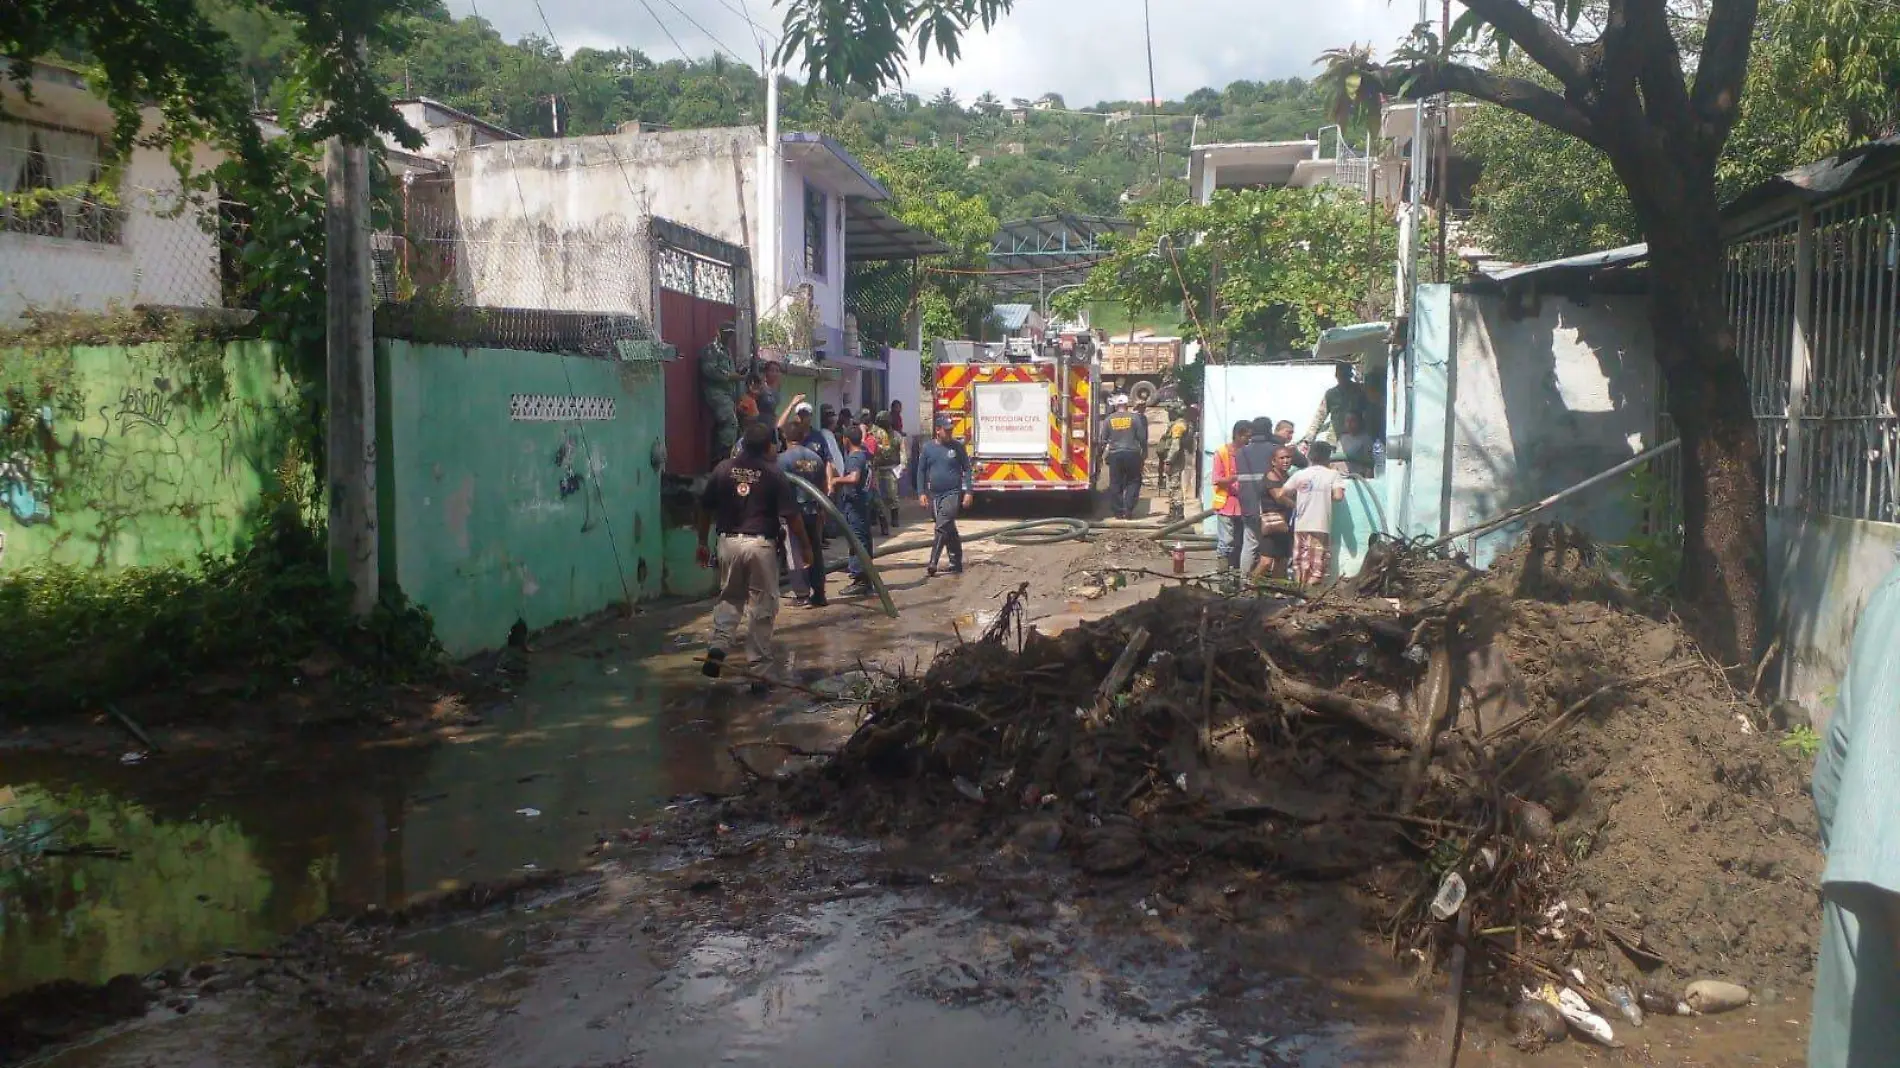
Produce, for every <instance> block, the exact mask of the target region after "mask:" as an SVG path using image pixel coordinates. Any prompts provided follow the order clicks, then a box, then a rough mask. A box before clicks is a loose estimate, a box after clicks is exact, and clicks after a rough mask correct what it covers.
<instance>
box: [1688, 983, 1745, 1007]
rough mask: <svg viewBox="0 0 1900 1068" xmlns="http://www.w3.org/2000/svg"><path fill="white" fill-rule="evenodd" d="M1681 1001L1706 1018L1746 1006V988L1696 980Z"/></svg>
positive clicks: (1733, 984)
mask: <svg viewBox="0 0 1900 1068" xmlns="http://www.w3.org/2000/svg"><path fill="white" fill-rule="evenodd" d="M1682 1000H1683V1003H1684V1004H1686V1005H1688V1006H1689V1008H1690V1009H1692V1010H1693V1011H1695V1012H1698V1013H1701V1014H1702V1015H1705V1016H1706V1015H1708V1014H1710V1013H1716V1012H1727V1011H1729V1010H1730V1009H1739V1008H1741V1007H1742V1006H1744V1005H1746V1004H1748V988H1747V987H1745V986H1740V985H1737V984H1735V983H1725V982H1723V981H1721V980H1720V979H1697V980H1696V981H1695V982H1693V983H1690V984H1689V989H1688V990H1687V991H1686V992H1685V993H1684V994H1683V996H1682Z"/></svg>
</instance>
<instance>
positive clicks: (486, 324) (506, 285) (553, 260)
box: [370, 194, 690, 356]
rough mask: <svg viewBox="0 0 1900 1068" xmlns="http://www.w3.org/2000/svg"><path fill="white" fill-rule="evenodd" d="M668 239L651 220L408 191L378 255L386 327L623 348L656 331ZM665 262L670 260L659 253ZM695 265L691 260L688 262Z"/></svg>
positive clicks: (604, 350) (573, 347)
mask: <svg viewBox="0 0 1900 1068" xmlns="http://www.w3.org/2000/svg"><path fill="white" fill-rule="evenodd" d="M659 251H660V250H658V249H657V247H656V246H655V244H654V241H653V238H652V235H651V233H650V232H649V230H648V228H647V227H645V226H643V225H636V224H634V223H630V222H626V221H624V220H619V219H614V220H606V221H600V222H596V223H592V224H587V225H572V226H556V225H552V224H550V223H548V222H546V221H538V220H532V219H528V218H525V217H520V216H511V217H505V218H494V219H481V220H475V221H473V222H470V221H466V220H464V219H462V218H461V217H460V216H459V215H458V214H457V213H456V211H455V207H454V204H453V201H452V200H448V201H446V202H444V201H441V200H435V199H431V198H429V197H427V196H424V195H420V194H418V195H415V196H412V197H410V198H408V199H407V200H406V201H405V203H404V205H403V209H402V211H401V212H400V218H399V220H398V223H397V227H396V228H395V229H393V230H391V231H390V232H387V233H382V234H377V235H374V236H373V238H372V240H371V248H370V256H371V261H372V266H373V269H374V290H375V293H376V299H377V301H378V303H379V304H382V305H385V307H384V308H383V309H381V310H379V313H378V320H377V323H378V330H379V332H381V333H384V334H391V335H396V336H415V337H419V338H422V339H426V340H440V341H454V342H461V343H467V344H487V345H495V346H498V347H503V348H517V349H530V350H546V351H578V352H584V353H588V354H591V355H600V356H613V355H616V354H624V353H621V351H620V349H619V347H618V344H617V343H619V342H623V341H648V340H652V339H653V331H652V329H651V324H652V323H653V321H654V317H653V307H652V305H653V283H654V271H655V264H656V258H657V256H658V253H659ZM658 262H659V269H660V270H661V271H662V273H664V271H665V270H666V269H667V267H668V265H669V264H671V261H670V260H658ZM689 269H690V267H689Z"/></svg>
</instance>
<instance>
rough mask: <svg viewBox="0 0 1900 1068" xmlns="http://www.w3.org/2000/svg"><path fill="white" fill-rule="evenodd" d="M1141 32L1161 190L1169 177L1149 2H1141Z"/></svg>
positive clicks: (1149, 116)
mask: <svg viewBox="0 0 1900 1068" xmlns="http://www.w3.org/2000/svg"><path fill="white" fill-rule="evenodd" d="M1141 32H1142V36H1144V37H1145V38H1147V42H1148V118H1149V120H1150V121H1152V122H1153V123H1154V130H1155V186H1156V188H1160V185H1161V183H1162V182H1163V181H1166V180H1167V176H1166V175H1165V174H1163V173H1162V171H1163V169H1164V165H1163V164H1162V162H1161V98H1160V94H1158V93H1157V92H1156V91H1155V31H1154V22H1153V21H1152V20H1151V19H1150V18H1149V15H1148V0H1141Z"/></svg>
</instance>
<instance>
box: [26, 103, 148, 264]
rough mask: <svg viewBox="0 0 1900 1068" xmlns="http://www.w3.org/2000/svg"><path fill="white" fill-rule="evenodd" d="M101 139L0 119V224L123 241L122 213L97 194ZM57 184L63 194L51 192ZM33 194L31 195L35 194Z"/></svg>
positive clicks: (41, 233) (43, 233)
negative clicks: (3, 197) (1, 200)
mask: <svg viewBox="0 0 1900 1068" xmlns="http://www.w3.org/2000/svg"><path fill="white" fill-rule="evenodd" d="M102 149H103V144H102V143H101V141H100V140H99V138H97V137H95V136H93V135H92V134H88V133H81V132H78V131H75V130H65V129H60V128H57V127H42V126H37V125H28V124H25V123H19V122H6V121H0V193H4V194H8V195H9V196H8V197H7V199H6V201H5V202H4V203H0V229H4V230H7V231H10V232H12V233H16V234H31V235H33V236H35V237H56V238H62V239H65V240H68V241H83V242H86V243H88V244H96V245H118V244H123V243H124V241H125V213H124V211H122V210H121V209H119V208H117V207H114V206H112V205H111V204H109V203H107V202H106V201H105V200H104V199H102V198H101V197H100V196H99V195H98V188H99V185H100V179H101V177H102V171H101V159H102V157H103V151H102ZM50 190H60V191H61V192H63V193H66V194H67V195H65V196H57V197H55V196H52V195H50V194H49V192H48V191H50ZM35 194H37V195H35Z"/></svg>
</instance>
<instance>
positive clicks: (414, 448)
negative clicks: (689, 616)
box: [376, 341, 666, 656]
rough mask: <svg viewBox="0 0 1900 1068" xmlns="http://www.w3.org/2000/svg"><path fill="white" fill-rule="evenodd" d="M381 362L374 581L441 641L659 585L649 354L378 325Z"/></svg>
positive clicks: (468, 640)
mask: <svg viewBox="0 0 1900 1068" xmlns="http://www.w3.org/2000/svg"><path fill="white" fill-rule="evenodd" d="M376 369H377V404H378V408H379V423H380V424H381V425H380V427H379V430H380V432H381V441H382V444H381V447H380V449H379V452H378V459H379V467H378V475H377V477H378V487H377V489H378V493H379V496H380V501H381V517H380V519H381V535H382V539H383V542H382V569H383V581H384V582H385V583H388V582H392V581H393V582H394V583H396V584H397V585H399V586H400V587H401V588H402V590H403V592H405V593H406V594H408V595H409V597H410V598H411V599H412V600H414V601H416V602H417V603H419V604H421V605H423V606H424V607H426V608H427V609H428V610H429V611H430V613H432V614H433V615H434V617H435V626H436V634H437V636H438V637H439V638H440V639H441V641H442V645H443V647H444V648H445V649H446V650H447V651H448V652H449V653H450V654H451V655H457V656H460V655H466V654H469V653H474V652H478V651H481V650H483V649H492V648H496V647H498V646H500V645H502V644H503V643H504V642H505V641H506V639H507V634H508V628H509V627H510V626H511V625H512V624H513V623H514V622H515V620H516V619H518V618H519V619H522V620H525V621H526V622H527V624H528V626H529V627H530V628H537V629H538V628H540V627H545V626H548V625H549V624H552V623H556V622H560V621H562V620H566V619H573V618H576V617H580V616H585V615H588V614H590V613H593V612H597V611H599V610H601V609H603V608H606V607H608V606H609V605H612V604H615V603H619V602H624V601H626V600H628V599H629V598H631V599H632V600H636V601H638V600H643V599H646V598H650V597H653V596H656V595H658V594H659V593H660V592H661V589H662V586H663V582H664V565H665V560H664V552H663V536H662V530H661V523H660V476H659V473H658V471H657V470H656V468H655V465H654V463H653V460H654V457H655V449H656V448H657V447H658V446H659V445H660V444H661V443H662V442H663V441H664V440H665V419H666V398H665V392H664V389H663V387H662V384H661V377H660V364H658V363H657V362H653V361H650V360H641V361H612V360H601V359H594V358H590V357H585V356H574V355H566V356H563V355H558V354H550V353H542V352H520V351H514V350H506V349H488V348H467V349H464V348H456V347H451V346H442V345H421V344H414V343H410V342H404V341H379V342H377V359H376ZM549 398H552V401H551V402H550V400H549ZM568 398H579V404H580V406H581V410H579V411H578V412H577V411H576V410H574V408H573V406H572V405H571V404H570V405H569V407H568V408H566V409H563V408H562V407H561V405H562V404H563V403H564V402H565V401H566V400H567V399H568ZM608 402H611V404H612V410H611V413H609V412H608V411H607V410H606V405H607V404H608ZM550 403H552V405H553V407H550V406H549V405H550ZM577 414H578V415H579V416H581V417H580V418H576V417H575V416H576V415H577Z"/></svg>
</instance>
